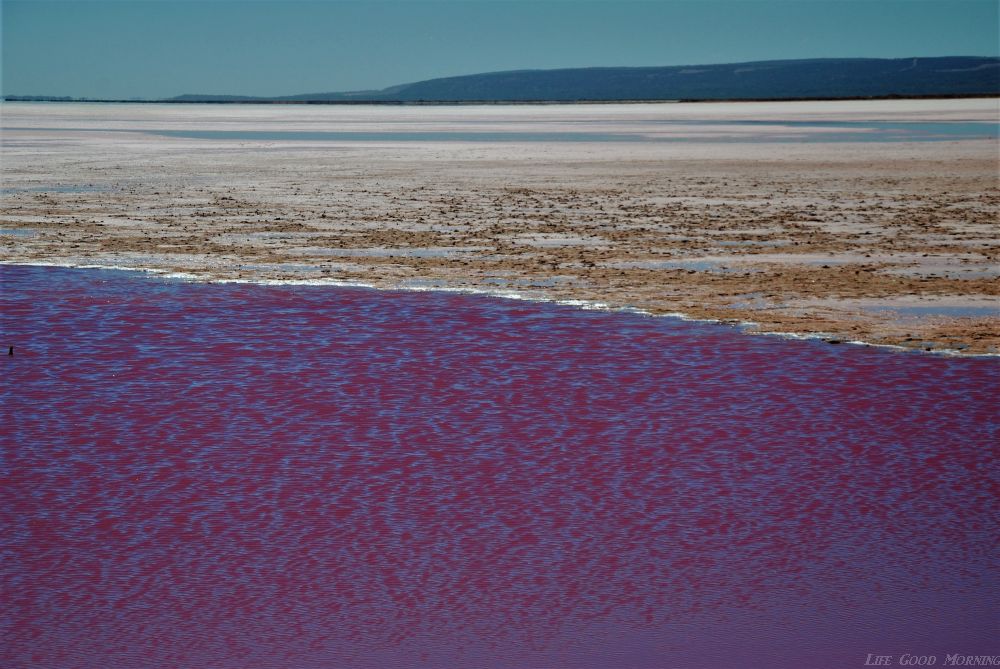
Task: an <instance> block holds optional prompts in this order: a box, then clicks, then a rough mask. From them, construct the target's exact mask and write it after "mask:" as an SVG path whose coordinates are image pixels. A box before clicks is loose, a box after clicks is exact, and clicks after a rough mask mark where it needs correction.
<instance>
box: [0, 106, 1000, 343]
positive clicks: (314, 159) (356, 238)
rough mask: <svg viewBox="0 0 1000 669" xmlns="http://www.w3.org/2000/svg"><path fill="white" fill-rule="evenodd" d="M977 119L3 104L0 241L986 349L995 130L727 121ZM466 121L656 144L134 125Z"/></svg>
mask: <svg viewBox="0 0 1000 669" xmlns="http://www.w3.org/2000/svg"><path fill="white" fill-rule="evenodd" d="M997 110H998V101H997V100H957V101H954V100H949V101H896V102H891V103H887V102H877V103H866V102H853V103H780V104H778V103H767V104H753V103H742V104H718V105H596V106H588V105H574V106H552V107H470V108H465V107H454V108H376V109H374V110H366V109H361V110H357V109H352V108H339V107H320V108H277V109H275V108H274V107H273V106H272V107H242V106H241V107H232V106H220V105H191V106H180V105H175V106H159V105H104V106H100V105H59V104H50V105H38V104H10V103H7V104H5V105H4V107H3V126H4V130H3V135H2V139H3V149H2V155H3V171H2V175H3V189H4V191H3V193H4V195H3V205H2V207H0V229H2V230H0V232H4V233H5V234H0V248H2V255H3V259H4V260H5V261H7V262H48V263H56V264H65V265H104V266H127V267H142V268H153V269H160V270H168V271H174V272H184V273H188V274H191V275H194V276H197V277H199V278H202V279H205V280H211V279H247V280H262V279H310V280H313V279H336V280H340V281H348V282H358V283H366V284H371V285H375V286H379V287H385V288H391V287H427V288H433V287H440V288H460V289H473V290H489V291H498V292H499V291H513V292H517V293H519V294H522V295H526V296H529V297H537V298H539V299H560V300H586V301H591V302H600V303H603V304H606V305H609V306H611V307H633V308H637V309H642V310H645V311H648V312H651V313H655V314H661V313H683V314H686V315H688V316H692V317H695V318H710V319H719V320H724V321H732V322H745V321H753V322H754V323H756V326H755V328H756V329H758V330H760V331H769V332H775V331H778V332H794V333H803V334H821V335H823V336H826V337H827V338H829V339H830V340H831V341H865V342H869V343H877V344H896V345H902V346H906V347H913V348H921V349H956V350H961V351H963V352H967V353H996V352H998V350H1000V285H998V284H1000V281H998V274H1000V263H998V253H1000V242H998V235H997V230H998V227H997V223H998V220H1000V184H998V175H1000V164H998V156H1000V153H998V142H997V141H996V140H995V139H961V140H947V141H927V142H916V141H893V142H884V141H870V142H865V141H837V142H823V141H812V139H814V138H815V135H814V134H812V133H821V132H828V131H829V130H828V129H826V128H822V127H806V128H802V127H791V128H788V127H780V126H771V125H766V126H761V127H755V128H752V129H748V128H747V127H746V126H741V125H739V123H735V122H737V121H746V120H757V121H759V120H771V119H778V120H788V121H793V120H824V121H825V120H832V121H843V120H849V121H864V120H870V119H879V120H919V121H935V120H978V121H991V122H996V121H997V119H998V111H997ZM698 120H702V121H703V120H711V121H713V123H714V124H713V125H710V126H706V125H704V124H699V123H696V122H695V121H698ZM664 121H668V122H669V123H664ZM685 121H690V122H691V123H682V122H685ZM726 121H733V122H734V125H728V124H727V123H725V122H726ZM470 128H474V129H475V130H476V131H496V132H504V131H508V130H510V131H515V130H516V131H518V132H548V133H551V132H593V133H605V134H611V135H613V134H615V133H629V134H630V135H640V136H643V137H649V138H650V139H651V140H666V141H606V140H602V141H572V142H570V141H531V142H528V141H524V142H488V141H464V142H463V141H419V142H413V141H397V140H393V139H386V140H382V141H372V140H367V141H319V140H315V141H311V140H299V141H292V140H261V139H254V140H249V139H248V140H241V139H193V138H185V137H177V136H174V137H165V136H158V135H153V134H149V131H151V130H174V131H177V130H180V131H184V130H185V129H197V130H206V129H208V130H225V131H241V130H258V131H259V130H262V129H263V130H296V131H316V130H319V131H332V130H336V131H344V130H345V129H346V130H348V131H366V132H385V131H387V130H391V131H421V132H423V131H433V132H443V131H449V132H451V131H463V132H464V131H469V130H470ZM123 130H126V131H127V132H123ZM706 133H707V134H706ZM749 133H752V135H751V134H749ZM709 135H711V136H709ZM802 140H805V141H802Z"/></svg>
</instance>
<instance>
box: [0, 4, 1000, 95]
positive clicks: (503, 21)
mask: <svg viewBox="0 0 1000 669" xmlns="http://www.w3.org/2000/svg"><path fill="white" fill-rule="evenodd" d="M0 11H2V36H3V43H2V57H3V67H2V74H3V81H2V90H3V93H4V94H6V95H34V94H45V95H69V96H74V97H112V98H131V97H141V98H155V97H169V96H173V95H179V94H182V93H218V94H236V95H285V94H295V93H315V92H327V91H344V90H361V89H369V88H383V87H386V86H390V85H393V84H399V83H406V82H411V81H418V80H421V79H430V78H434V77H442V76H451V75H458V74H472V73H476V72H489V71H496V70H512V69H533V68H538V69H544V68H557V67H585V66H602V65H603V66H612V65H683V64H701V63H719V62H735V61H745V60H767V59H780V58H823V57H906V56H935V55H970V56H996V55H1000V36H998V31H1000V16H998V3H997V2H996V1H995V0H985V1H984V0H659V1H650V2H642V1H635V0H603V1H594V2H583V1H576V0H553V1H545V0H542V1H532V2H518V1H515V0H444V1H438V2H427V1H424V0H404V1H390V0H356V1H353V2H341V1H334V0H314V1H307V2H299V1H296V0H255V1H247V0H203V1H186V0H129V1H125V2H106V1H104V0H69V1H57V0H0Z"/></svg>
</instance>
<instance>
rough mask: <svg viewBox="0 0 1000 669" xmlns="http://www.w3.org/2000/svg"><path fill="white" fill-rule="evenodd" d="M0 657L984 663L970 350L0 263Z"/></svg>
mask: <svg viewBox="0 0 1000 669" xmlns="http://www.w3.org/2000/svg"><path fill="white" fill-rule="evenodd" d="M0 278H2V293H0V307H2V319H3V320H2V330H3V336H4V338H5V339H4V341H3V342H0V344H3V345H4V350H5V351H6V346H7V345H9V344H13V345H15V346H16V349H15V355H14V356H13V357H11V356H4V357H3V360H2V367H3V386H2V398H0V399H2V407H3V408H2V412H3V414H2V418H3V430H2V432H0V530H2V533H0V551H2V553H0V557H2V560H0V579H2V580H0V585H2V592H0V595H2V596H0V600H2V601H3V607H2V609H0V665H2V666H4V667H53V668H55V667H59V668H67V667H121V668H128V667H219V668H229V667H234V668H235V667H239V668H251V667H267V668H271V667H275V668H277V667H296V668H298V667H317V668H318V667H324V668H326V667H573V668H590V667H706V668H708V667H711V668H713V669H719V668H723V667H854V666H858V667H860V666H863V664H864V662H865V658H866V656H867V654H869V653H874V654H894V655H896V656H897V658H898V656H899V655H901V654H903V653H913V654H918V655H919V654H937V655H938V656H939V657H938V661H937V665H938V666H942V665H943V662H944V659H945V658H944V655H945V653H963V654H984V653H991V654H994V655H1000V647H998V644H997V642H996V641H995V639H996V638H998V634H997V633H998V631H1000V626H998V621H1000V611H998V605H997V601H998V599H1000V597H998V595H1000V574H998V571H1000V570H998V567H997V539H998V536H1000V532H998V530H1000V515H998V504H997V501H998V491H1000V485H998V483H1000V480H998V479H1000V477H998V468H997V454H998V443H1000V440H998V431H1000V408H998V404H997V401H996V395H997V390H998V388H1000V364H998V362H997V360H995V359H959V358H947V357H940V356H931V355H924V354H915V353H897V352H886V351H883V350H876V349H870V348H862V347H853V346H830V345H828V344H823V343H820V342H802V341H787V340H782V339H777V338H767V337H752V336H747V335H743V334H740V333H738V332H736V331H734V330H732V329H730V328H726V327H723V326H716V325H709V324H701V325H698V324H691V323H684V322H679V321H675V320H670V319H653V318H646V317H641V316H635V315H626V314H607V313H599V312H588V311H581V310H577V309H572V308H569V307H561V306H555V305H542V304H530V303H524V302H513V301H505V300H500V299H494V298H485V297H478V296H463V295H455V294H435V293H395V292H378V291H372V290H363V289H340V288H329V287H275V286H249V285H205V284H191V283H184V282H180V281H164V280H158V279H153V278H148V277H143V276H138V275H133V274H127V273H114V272H96V271H83V270H67V269H53V268H29V267H16V266H3V267H0Z"/></svg>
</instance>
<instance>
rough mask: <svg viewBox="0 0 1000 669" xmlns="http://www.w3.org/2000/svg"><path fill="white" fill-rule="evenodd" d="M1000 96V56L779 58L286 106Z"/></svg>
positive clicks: (594, 71) (522, 74) (518, 75)
mask: <svg viewBox="0 0 1000 669" xmlns="http://www.w3.org/2000/svg"><path fill="white" fill-rule="evenodd" d="M975 94H1000V58H977V57H947V58H906V59H891V60H889V59H870V58H852V59H821V60H776V61H760V62H753V63H731V64H726V65H696V66H686V67H601V68H581V69H568V70H520V71H514V72H491V73H487V74H472V75H467V76H462V77H447V78H444V79H430V80H428V81H418V82H416V83H412V84H403V85H402V86H394V87H392V88H388V89H385V90H383V91H377V92H367V93H366V94H361V95H359V94H345V93H327V94H322V93H320V94H314V95H299V96H294V97H293V98H284V99H286V100H293V99H294V100H300V101H317V100H351V99H353V100H357V99H359V98H367V99H371V100H386V101H403V102H414V101H419V100H430V101H447V102H453V101H571V100H599V101H608V100H684V99H697V100H740V99H789V98H856V97H887V96H908V95H917V96H923V95H975Z"/></svg>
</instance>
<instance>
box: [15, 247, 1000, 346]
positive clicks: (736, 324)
mask: <svg viewBox="0 0 1000 669" xmlns="http://www.w3.org/2000/svg"><path fill="white" fill-rule="evenodd" d="M0 266H11V267H52V268H59V269H74V270H100V271H108V272H123V273H128V272H132V273H136V274H142V275H146V276H149V277H150V278H154V279H163V280H168V281H170V280H173V281H182V282H190V283H203V284H219V285H226V284H241V285H248V286H288V287H317V288H323V287H328V288H357V289H363V290H377V291H383V292H418V293H425V292H426V293H434V292H440V293H457V294H460V295H476V296H480V297H491V298H496V299H502V300H515V301H523V302H533V303H537V304H553V305H558V306H563V307H571V308H577V309H582V310H585V311H602V312H605V313H609V314H630V315H634V316H645V317H648V318H672V319H676V320H680V321H685V322H692V323H711V324H717V325H721V326H727V327H732V328H735V329H738V330H740V332H741V333H742V334H744V335H747V336H759V337H778V338H780V339H791V340H803V341H805V340H815V341H824V342H826V343H828V344H832V345H839V344H845V345H851V346H863V347H867V348H884V349H889V350H893V351H899V352H902V353H930V354H934V355H945V356H954V357H961V358H1000V352H996V353H993V352H969V351H964V350H961V349H950V348H930V347H928V348H919V347H909V346H901V345H897V344H882V343H876V342H870V341H864V340H860V339H855V340H851V339H840V338H838V337H836V336H833V335H831V334H829V333H823V332H782V331H777V330H774V331H767V330H758V329H757V328H758V327H759V323H755V322H753V321H737V320H734V319H719V318H698V317H695V316H692V315H690V314H686V313H682V312H662V313H654V312H650V311H646V310H643V309H639V308H636V307H631V306H614V305H610V304H607V303H604V302H594V301H590V300H580V299H557V298H550V297H546V296H544V295H533V294H530V293H519V292H517V291H509V290H499V289H497V290H490V289H485V288H473V287H464V288H458V287H456V288H448V287H443V286H438V287H427V286H414V285H410V286H407V285H388V286H380V285H375V284H371V283H363V282H354V281H345V280H341V279H333V278H325V279H324V278H314V279H304V278H303V279H264V278H260V279H253V278H217V277H211V276H208V275H199V274H192V273H190V272H183V271H176V270H168V269H159V268H154V267H138V266H125V265H100V264H87V265H84V264H65V263H58V262H47V261H35V262H22V261H8V260H0Z"/></svg>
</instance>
